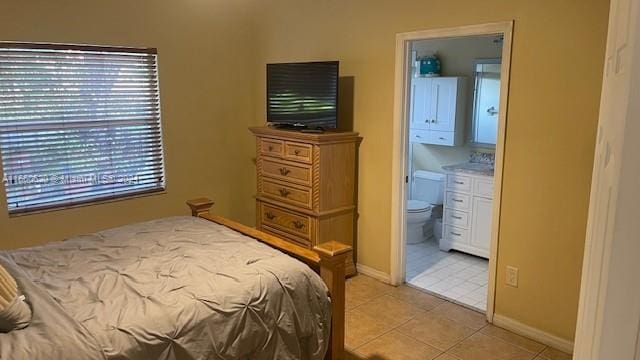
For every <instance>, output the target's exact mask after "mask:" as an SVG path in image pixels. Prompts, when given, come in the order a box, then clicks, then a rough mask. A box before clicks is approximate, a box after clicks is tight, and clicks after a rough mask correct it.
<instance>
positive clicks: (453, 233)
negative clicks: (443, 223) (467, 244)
mask: <svg viewBox="0 0 640 360" xmlns="http://www.w3.org/2000/svg"><path fill="white" fill-rule="evenodd" d="M451 235H453V236H462V234H460V233H456V232H451Z"/></svg>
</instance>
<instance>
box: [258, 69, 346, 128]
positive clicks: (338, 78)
mask: <svg viewBox="0 0 640 360" xmlns="http://www.w3.org/2000/svg"><path fill="white" fill-rule="evenodd" d="M294 64H335V65H336V113H335V121H334V127H331V128H326V127H321V126H315V129H337V128H338V113H339V111H338V109H339V108H338V106H340V60H328V61H292V62H277V63H267V64H266V74H265V75H266V81H265V94H266V96H265V105H266V108H267V124H268V125H275V126H284V127H290V128H294V129H309V128H310V127H309V126H308V125H306V124H294V123H291V122H278V121H271V120H270V118H271V111H270V110H269V66H271V65H294Z"/></svg>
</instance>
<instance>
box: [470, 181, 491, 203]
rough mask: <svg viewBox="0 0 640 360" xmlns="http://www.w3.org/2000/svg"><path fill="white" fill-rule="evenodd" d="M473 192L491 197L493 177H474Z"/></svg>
mask: <svg viewBox="0 0 640 360" xmlns="http://www.w3.org/2000/svg"><path fill="white" fill-rule="evenodd" d="M473 194H474V195H479V196H486V197H488V198H493V179H475V180H474V182H473Z"/></svg>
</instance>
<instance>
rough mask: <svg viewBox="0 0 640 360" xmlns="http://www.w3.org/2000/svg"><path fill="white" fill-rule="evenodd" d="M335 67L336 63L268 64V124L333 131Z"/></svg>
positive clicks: (336, 72)
mask: <svg viewBox="0 0 640 360" xmlns="http://www.w3.org/2000/svg"><path fill="white" fill-rule="evenodd" d="M338 65H339V62H338V61H323V62H303V63H286V64H267V121H268V122H270V123H273V124H277V125H290V126H296V127H305V128H324V129H334V128H336V127H337V117H338Z"/></svg>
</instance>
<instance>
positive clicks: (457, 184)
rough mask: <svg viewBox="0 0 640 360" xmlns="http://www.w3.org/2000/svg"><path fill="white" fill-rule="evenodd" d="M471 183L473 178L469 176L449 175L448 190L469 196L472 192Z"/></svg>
mask: <svg viewBox="0 0 640 360" xmlns="http://www.w3.org/2000/svg"><path fill="white" fill-rule="evenodd" d="M471 182H472V181H471V177H469V176H464V175H458V174H447V190H453V191H457V192H463V193H467V194H468V193H470V192H471Z"/></svg>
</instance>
